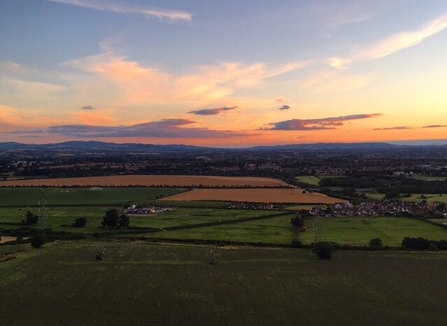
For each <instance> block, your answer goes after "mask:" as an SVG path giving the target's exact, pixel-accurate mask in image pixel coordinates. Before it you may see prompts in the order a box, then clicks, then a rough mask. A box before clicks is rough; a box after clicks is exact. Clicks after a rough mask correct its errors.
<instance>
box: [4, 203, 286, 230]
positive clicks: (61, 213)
mask: <svg viewBox="0 0 447 326" xmlns="http://www.w3.org/2000/svg"><path fill="white" fill-rule="evenodd" d="M110 208H112V206H104V207H102V206H74V207H70V206H62V207H47V210H46V214H47V218H46V219H44V220H42V221H41V222H39V224H38V225H36V226H35V227H38V228H52V229H53V230H57V231H67V232H82V233H85V234H91V233H94V232H101V233H102V232H108V231H111V230H109V229H104V228H102V227H101V222H102V220H103V216H104V215H105V212H106V210H108V209H110ZM115 208H117V209H121V207H119V206H117V207H115ZM27 210H28V209H21V208H0V228H2V227H3V228H5V229H9V228H18V227H20V226H21V225H19V223H20V221H21V220H23V219H24V217H25V214H26V212H27ZM31 211H33V212H34V213H35V214H37V213H38V210H37V208H35V209H31ZM279 213H280V212H272V211H259V210H229V209H214V208H185V207H178V208H175V209H174V210H173V211H170V212H164V213H158V214H156V215H154V216H130V227H139V228H160V229H161V228H167V227H175V226H184V225H194V224H200V223H212V222H219V221H225V220H237V219H244V218H250V217H256V216H265V215H270V214H279ZM78 217H86V219H87V226H86V227H84V228H73V227H71V224H72V223H73V222H74V220H75V218H78ZM113 232H114V233H115V231H113Z"/></svg>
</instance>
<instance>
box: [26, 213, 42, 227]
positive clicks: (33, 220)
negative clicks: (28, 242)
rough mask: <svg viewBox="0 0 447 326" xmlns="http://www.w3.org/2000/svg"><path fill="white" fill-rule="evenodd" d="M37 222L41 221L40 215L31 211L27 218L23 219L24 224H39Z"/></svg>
mask: <svg viewBox="0 0 447 326" xmlns="http://www.w3.org/2000/svg"><path fill="white" fill-rule="evenodd" d="M37 222H39V216H37V215H36V214H34V213H32V212H31V211H28V212H27V213H26V215H25V219H24V220H22V224H24V225H34V224H37Z"/></svg>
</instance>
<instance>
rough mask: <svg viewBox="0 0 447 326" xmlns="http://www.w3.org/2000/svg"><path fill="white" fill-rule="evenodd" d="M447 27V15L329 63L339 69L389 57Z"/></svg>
mask: <svg viewBox="0 0 447 326" xmlns="http://www.w3.org/2000/svg"><path fill="white" fill-rule="evenodd" d="M446 28H447V15H444V16H441V17H439V18H438V19H435V20H432V21H430V22H429V23H427V24H426V25H424V26H423V27H422V28H420V29H418V30H414V31H407V32H402V33H398V34H395V35H392V36H390V37H388V38H385V39H383V40H381V41H379V42H377V43H375V44H373V45H371V46H369V47H366V48H364V49H363V50H360V51H359V52H357V53H354V54H353V55H352V56H351V57H348V58H340V57H331V58H328V59H327V63H328V64H329V65H330V66H332V67H334V68H338V69H343V68H347V67H348V66H349V65H351V64H352V63H354V62H357V61H370V60H375V59H381V58H384V57H387V56H389V55H391V54H393V53H395V52H397V51H400V50H403V49H406V48H409V47H412V46H415V45H417V44H419V43H421V42H422V41H424V40H425V39H426V38H429V37H431V36H433V35H435V34H438V33H439V32H442V31H443V30H444V29H446Z"/></svg>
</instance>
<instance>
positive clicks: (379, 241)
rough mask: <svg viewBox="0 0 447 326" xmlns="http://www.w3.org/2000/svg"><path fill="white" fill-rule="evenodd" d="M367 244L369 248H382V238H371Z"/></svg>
mask: <svg viewBox="0 0 447 326" xmlns="http://www.w3.org/2000/svg"><path fill="white" fill-rule="evenodd" d="M369 246H370V247H371V248H377V249H378V248H382V247H383V242H382V239H380V238H374V239H371V241H369Z"/></svg>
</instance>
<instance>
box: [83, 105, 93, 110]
mask: <svg viewBox="0 0 447 326" xmlns="http://www.w3.org/2000/svg"><path fill="white" fill-rule="evenodd" d="M81 109H82V110H94V109H95V108H94V107H93V106H91V105H86V106H83V107H82V108H81Z"/></svg>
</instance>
